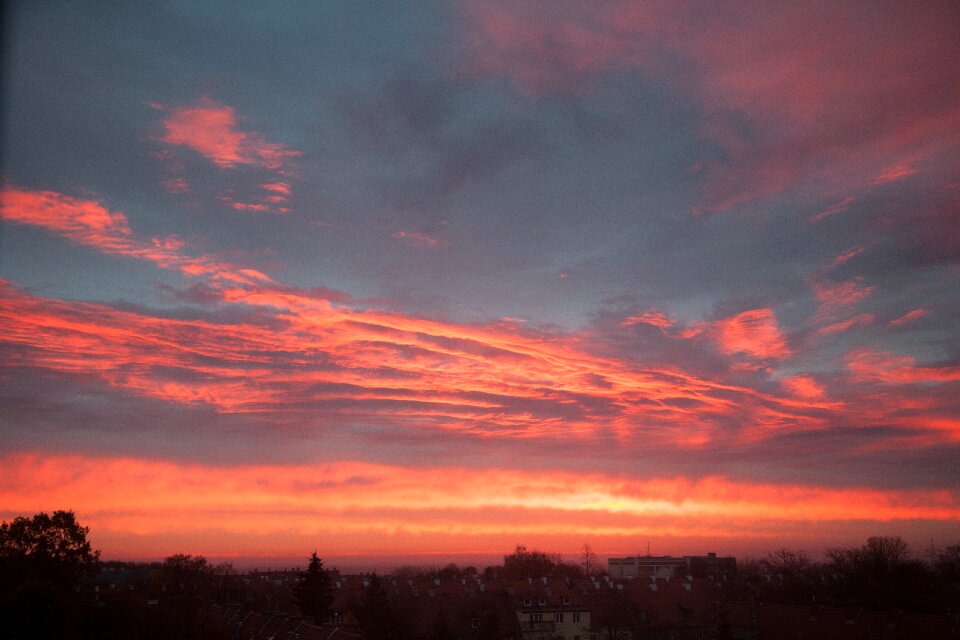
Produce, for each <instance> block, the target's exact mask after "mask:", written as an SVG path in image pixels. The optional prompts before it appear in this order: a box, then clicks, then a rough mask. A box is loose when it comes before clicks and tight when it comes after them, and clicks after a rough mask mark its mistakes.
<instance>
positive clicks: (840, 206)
mask: <svg viewBox="0 0 960 640" xmlns="http://www.w3.org/2000/svg"><path fill="white" fill-rule="evenodd" d="M856 201H857V199H856V198H855V197H853V196H847V197H846V198H844V199H843V200H840V201H839V202H837V203H836V204H833V205H831V206H829V207H827V208H826V209H824V210H822V211H820V212H818V213H815V214H814V215H812V216H810V222H820V221H821V220H823V219H824V218H826V217H828V216H832V215H834V214H837V213H843V212H844V211H846V210H847V209H849V208H850V205H852V204H853V203H854V202H856Z"/></svg>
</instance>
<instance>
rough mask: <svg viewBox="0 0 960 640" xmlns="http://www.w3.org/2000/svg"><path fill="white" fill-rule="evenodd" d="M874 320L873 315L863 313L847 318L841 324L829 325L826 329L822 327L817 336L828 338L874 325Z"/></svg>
mask: <svg viewBox="0 0 960 640" xmlns="http://www.w3.org/2000/svg"><path fill="white" fill-rule="evenodd" d="M873 320H874V316H873V314H870V313H861V314H860V315H856V316H854V317H852V318H847V319H846V320H841V321H840V322H834V323H833V324H828V325H827V326H825V327H820V328H819V329H817V330H816V332H815V333H816V335H818V336H828V335H832V334H835V333H843V332H844V331H848V330H850V329H853V328H855V327H865V326H867V325H869V324H872V323H873Z"/></svg>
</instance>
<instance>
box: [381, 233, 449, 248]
mask: <svg viewBox="0 0 960 640" xmlns="http://www.w3.org/2000/svg"><path fill="white" fill-rule="evenodd" d="M390 237H391V238H396V239H397V240H400V241H402V242H405V243H406V244H408V245H410V246H411V247H421V248H427V249H435V248H437V247H441V246H443V245H445V244H446V242H445V241H443V240H441V239H439V238H435V237H433V236H431V235H429V234H426V233H423V232H420V231H407V230H404V229H401V230H400V231H394V232H393V233H391V234H390Z"/></svg>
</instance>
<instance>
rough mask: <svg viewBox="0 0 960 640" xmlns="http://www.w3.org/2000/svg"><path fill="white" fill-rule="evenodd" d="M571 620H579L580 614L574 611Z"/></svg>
mask: <svg viewBox="0 0 960 640" xmlns="http://www.w3.org/2000/svg"><path fill="white" fill-rule="evenodd" d="M573 621H574V622H580V614H579V613H574V614H573Z"/></svg>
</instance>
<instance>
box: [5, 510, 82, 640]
mask: <svg viewBox="0 0 960 640" xmlns="http://www.w3.org/2000/svg"><path fill="white" fill-rule="evenodd" d="M89 531H90V530H89V529H88V528H86V527H81V526H80V525H79V523H77V520H76V517H75V516H74V515H73V512H72V511H54V512H53V515H48V514H46V513H38V514H36V515H35V516H33V517H32V518H26V517H18V518H15V519H14V520H13V521H12V522H10V523H7V522H4V523H3V524H2V525H0V620H2V621H3V623H2V627H3V630H2V631H0V634H2V635H4V637H10V638H27V637H30V638H43V637H69V636H68V635H66V634H67V632H68V631H69V630H70V629H71V627H73V626H75V623H76V618H75V616H74V614H73V607H74V604H75V603H74V602H73V601H74V600H75V598H74V597H73V596H74V595H75V594H74V593H73V588H74V587H75V586H77V585H78V584H79V582H80V578H81V577H82V576H83V575H84V574H85V573H92V572H94V571H95V570H96V566H97V559H98V558H99V556H100V552H99V551H94V550H93V549H92V548H91V546H90V542H89V541H88V540H87V534H88V533H89Z"/></svg>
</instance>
